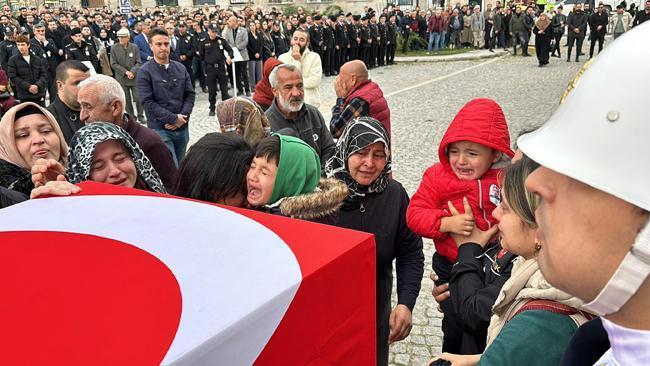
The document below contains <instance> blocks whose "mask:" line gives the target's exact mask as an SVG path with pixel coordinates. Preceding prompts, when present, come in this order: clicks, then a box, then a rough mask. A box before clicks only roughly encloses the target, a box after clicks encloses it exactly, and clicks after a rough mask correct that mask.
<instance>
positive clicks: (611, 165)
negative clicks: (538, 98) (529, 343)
mask: <svg viewBox="0 0 650 366" xmlns="http://www.w3.org/2000/svg"><path fill="white" fill-rule="evenodd" d="M648 39H650V24H643V25H641V26H639V27H637V28H635V29H634V30H633V31H630V32H629V33H626V34H625V35H624V36H622V37H621V38H620V39H619V40H618V41H617V42H616V43H613V44H612V46H611V47H610V48H609V49H607V50H606V51H605V52H603V54H602V55H600V56H599V57H598V58H597V59H596V60H595V62H594V63H593V64H592V65H591V66H590V67H589V68H588V69H587V71H586V72H585V73H584V75H582V77H581V78H580V79H579V80H577V81H576V82H575V83H574V85H572V87H573V90H572V91H571V92H570V93H569V94H568V95H567V96H566V99H565V100H564V103H563V104H562V105H561V106H560V107H559V108H558V110H557V111H556V112H555V114H554V115H553V116H552V117H551V119H550V120H549V121H548V122H547V123H546V124H545V125H544V126H543V127H542V128H540V129H539V130H537V131H536V132H533V133H531V134H528V135H525V136H522V137H521V138H520V139H519V141H518V145H519V147H520V148H521V150H522V151H523V152H524V153H525V154H526V155H528V156H529V157H531V158H532V159H533V160H535V161H537V162H538V163H540V164H541V165H542V167H540V168H539V169H537V170H536V171H535V172H533V173H532V174H531V175H530V176H529V177H528V179H527V181H526V187H527V189H528V190H529V191H531V192H534V193H536V194H538V195H539V196H540V197H541V200H542V203H541V205H540V207H539V209H538V210H537V212H536V216H537V222H538V224H539V231H538V233H539V234H538V239H539V241H540V244H541V246H542V249H541V251H540V252H539V257H538V259H539V266H540V268H541V270H542V272H543V273H544V276H545V277H546V279H547V280H548V281H549V282H550V283H551V284H552V285H553V286H556V287H558V288H560V289H562V290H564V291H566V292H569V293H571V294H573V295H575V296H577V297H579V298H581V299H583V300H584V301H585V302H586V303H587V304H586V305H585V309H586V310H588V311H591V312H593V313H595V314H598V315H601V316H603V318H602V324H603V327H604V328H605V330H606V331H607V333H608V337H609V341H610V345H611V346H610V347H611V348H610V350H609V351H607V352H606V353H605V354H604V355H603V356H602V358H600V360H599V361H597V362H596V365H649V364H650V280H649V279H648V274H650V225H649V223H648V219H649V217H650V215H649V213H648V211H650V190H649V184H650V141H649V140H650V114H649V113H648V107H647V105H648V102H647V99H648V92H647V91H648V89H645V87H644V86H645V85H649V84H650V73H647V72H646V73H641V74H639V77H640V78H641V79H642V80H640V82H639V80H636V81H635V82H634V83H614V84H612V83H611V82H610V81H608V78H607V77H603V75H613V74H614V73H616V72H617V71H619V70H631V69H634V68H637V67H638V65H647V64H649V63H650V47H641V46H640V45H643V44H647V42H648ZM639 86H641V87H639Z"/></svg>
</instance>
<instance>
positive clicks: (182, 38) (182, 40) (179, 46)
mask: <svg viewBox="0 0 650 366" xmlns="http://www.w3.org/2000/svg"><path fill="white" fill-rule="evenodd" d="M178 27H179V28H180V27H185V24H183V23H181V24H179V25H178ZM195 52H196V49H195V42H194V36H192V35H191V34H190V33H188V32H185V34H180V33H179V34H178V36H176V53H177V54H178V57H179V59H178V61H179V62H180V63H182V64H183V66H185V68H186V69H187V72H188V73H189V74H190V77H191V79H192V85H194V74H193V73H192V61H193V59H194V55H195ZM181 56H185V60H181V59H180V57H181Z"/></svg>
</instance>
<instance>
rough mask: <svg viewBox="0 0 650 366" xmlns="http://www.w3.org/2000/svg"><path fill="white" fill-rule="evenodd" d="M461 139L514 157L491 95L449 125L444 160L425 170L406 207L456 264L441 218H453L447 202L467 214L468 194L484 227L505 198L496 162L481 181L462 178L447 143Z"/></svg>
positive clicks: (414, 224) (441, 151) (417, 228)
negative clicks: (449, 155)
mask: <svg viewBox="0 0 650 366" xmlns="http://www.w3.org/2000/svg"><path fill="white" fill-rule="evenodd" d="M458 141H471V142H476V143H479V144H481V145H484V146H487V147H490V148H492V149H495V150H498V151H501V152H502V153H504V157H503V158H502V160H501V162H502V163H503V161H504V158H506V156H507V157H509V158H512V157H513V156H514V153H513V152H512V150H511V149H510V134H509V132H508V125H507V124H506V118H505V116H504V114H503V111H502V110H501V107H499V105H498V104H497V103H496V102H494V101H493V100H491V99H475V100H472V101H471V102H469V103H467V104H465V106H463V108H461V110H460V111H459V112H458V114H456V117H454V120H453V121H452V122H451V124H450V125H449V128H447V132H445V135H444V137H443V138H442V141H441V142H440V146H439V148H438V157H439V158H440V163H436V164H434V165H433V166H431V167H429V168H428V169H427V170H426V172H424V176H423V177H422V182H420V187H419V188H418V190H417V192H415V195H413V197H412V198H411V203H410V205H409V207H408V210H407V211H406V222H407V224H408V226H409V228H411V230H413V232H415V233H416V234H418V235H420V236H423V237H427V238H431V239H433V241H434V244H435V247H436V251H437V252H438V254H439V255H441V256H443V257H445V258H447V259H448V260H449V261H451V262H452V263H455V262H456V256H457V255H458V247H457V246H456V243H455V242H454V240H453V239H452V238H451V237H449V235H448V234H447V233H442V232H440V223H441V221H442V218H443V217H446V216H451V213H450V212H449V210H448V208H447V201H451V203H452V204H453V205H454V207H456V209H458V210H459V211H460V212H462V211H463V197H467V199H468V201H469V204H470V206H471V207H472V212H473V213H474V218H475V222H476V226H477V227H478V228H479V229H481V230H487V229H488V228H489V227H490V226H491V225H493V224H494V223H495V221H496V220H495V219H494V218H493V217H492V210H494V209H495V208H496V205H497V204H498V203H499V202H500V187H499V184H498V177H497V176H498V173H499V171H500V170H501V169H500V168H496V167H495V166H494V165H493V168H492V169H490V170H488V171H487V172H486V173H485V174H484V175H483V176H482V177H481V178H480V179H477V180H461V179H459V178H458V177H457V176H456V174H455V173H454V172H453V170H452V169H451V166H450V164H449V159H448V158H447V146H449V144H451V143H452V142H458ZM505 160H509V159H505ZM495 165H499V164H498V163H497V164H495Z"/></svg>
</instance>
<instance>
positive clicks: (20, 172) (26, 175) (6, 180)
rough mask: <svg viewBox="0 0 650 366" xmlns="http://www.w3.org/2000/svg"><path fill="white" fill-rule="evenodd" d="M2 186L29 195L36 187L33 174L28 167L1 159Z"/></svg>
mask: <svg viewBox="0 0 650 366" xmlns="http://www.w3.org/2000/svg"><path fill="white" fill-rule="evenodd" d="M0 187H5V188H7V189H11V190H13V191H17V192H20V193H22V194H24V195H26V196H29V195H30V193H31V192H32V189H34V183H32V174H31V173H30V172H28V171H27V170H26V169H23V168H21V167H19V166H17V165H14V164H12V163H10V162H8V161H5V160H2V159H0Z"/></svg>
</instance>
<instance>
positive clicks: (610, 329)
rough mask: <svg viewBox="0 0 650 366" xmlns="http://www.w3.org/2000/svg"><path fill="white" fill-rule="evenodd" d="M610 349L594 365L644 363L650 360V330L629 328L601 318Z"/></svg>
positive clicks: (621, 365) (615, 365)
mask: <svg viewBox="0 0 650 366" xmlns="http://www.w3.org/2000/svg"><path fill="white" fill-rule="evenodd" d="M602 322H603V327H604V328H605V330H606V331H607V336H608V337H609V343H610V347H611V349H610V350H609V351H608V352H607V353H605V355H603V357H602V358H601V359H600V360H599V361H598V362H597V363H596V365H610V366H624V365H645V364H647V362H648V360H650V331H648V330H638V329H629V328H625V327H622V326H620V325H618V324H615V323H613V322H611V321H609V320H607V319H605V318H602Z"/></svg>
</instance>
